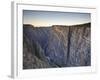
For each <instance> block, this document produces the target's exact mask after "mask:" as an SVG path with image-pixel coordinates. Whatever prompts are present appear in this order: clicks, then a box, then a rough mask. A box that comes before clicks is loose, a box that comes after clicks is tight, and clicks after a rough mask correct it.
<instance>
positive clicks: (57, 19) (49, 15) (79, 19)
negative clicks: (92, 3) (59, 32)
mask: <svg viewBox="0 0 100 80" xmlns="http://www.w3.org/2000/svg"><path fill="white" fill-rule="evenodd" d="M87 22H91V15H90V14H89V13H75V12H54V11H33V10H23V23H24V24H32V25H34V26H51V25H75V24H83V23H87Z"/></svg>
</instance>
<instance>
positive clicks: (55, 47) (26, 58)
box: [23, 23, 91, 69]
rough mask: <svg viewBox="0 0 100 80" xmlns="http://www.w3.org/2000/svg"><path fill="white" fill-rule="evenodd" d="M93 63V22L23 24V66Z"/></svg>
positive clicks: (27, 67) (28, 67) (26, 67)
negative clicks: (77, 23) (42, 24)
mask: <svg viewBox="0 0 100 80" xmlns="http://www.w3.org/2000/svg"><path fill="white" fill-rule="evenodd" d="M90 65H91V24H90V23H86V24H80V25H73V26H66V25H52V26H51V27H50V26H47V27H34V25H30V24H24V25H23V69H35V68H53V67H78V66H90Z"/></svg>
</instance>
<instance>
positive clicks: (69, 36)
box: [67, 27, 71, 65]
mask: <svg viewBox="0 0 100 80" xmlns="http://www.w3.org/2000/svg"><path fill="white" fill-rule="evenodd" d="M70 39H71V27H69V32H68V48H67V65H68V62H69V56H70V44H71V41H70Z"/></svg>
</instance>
